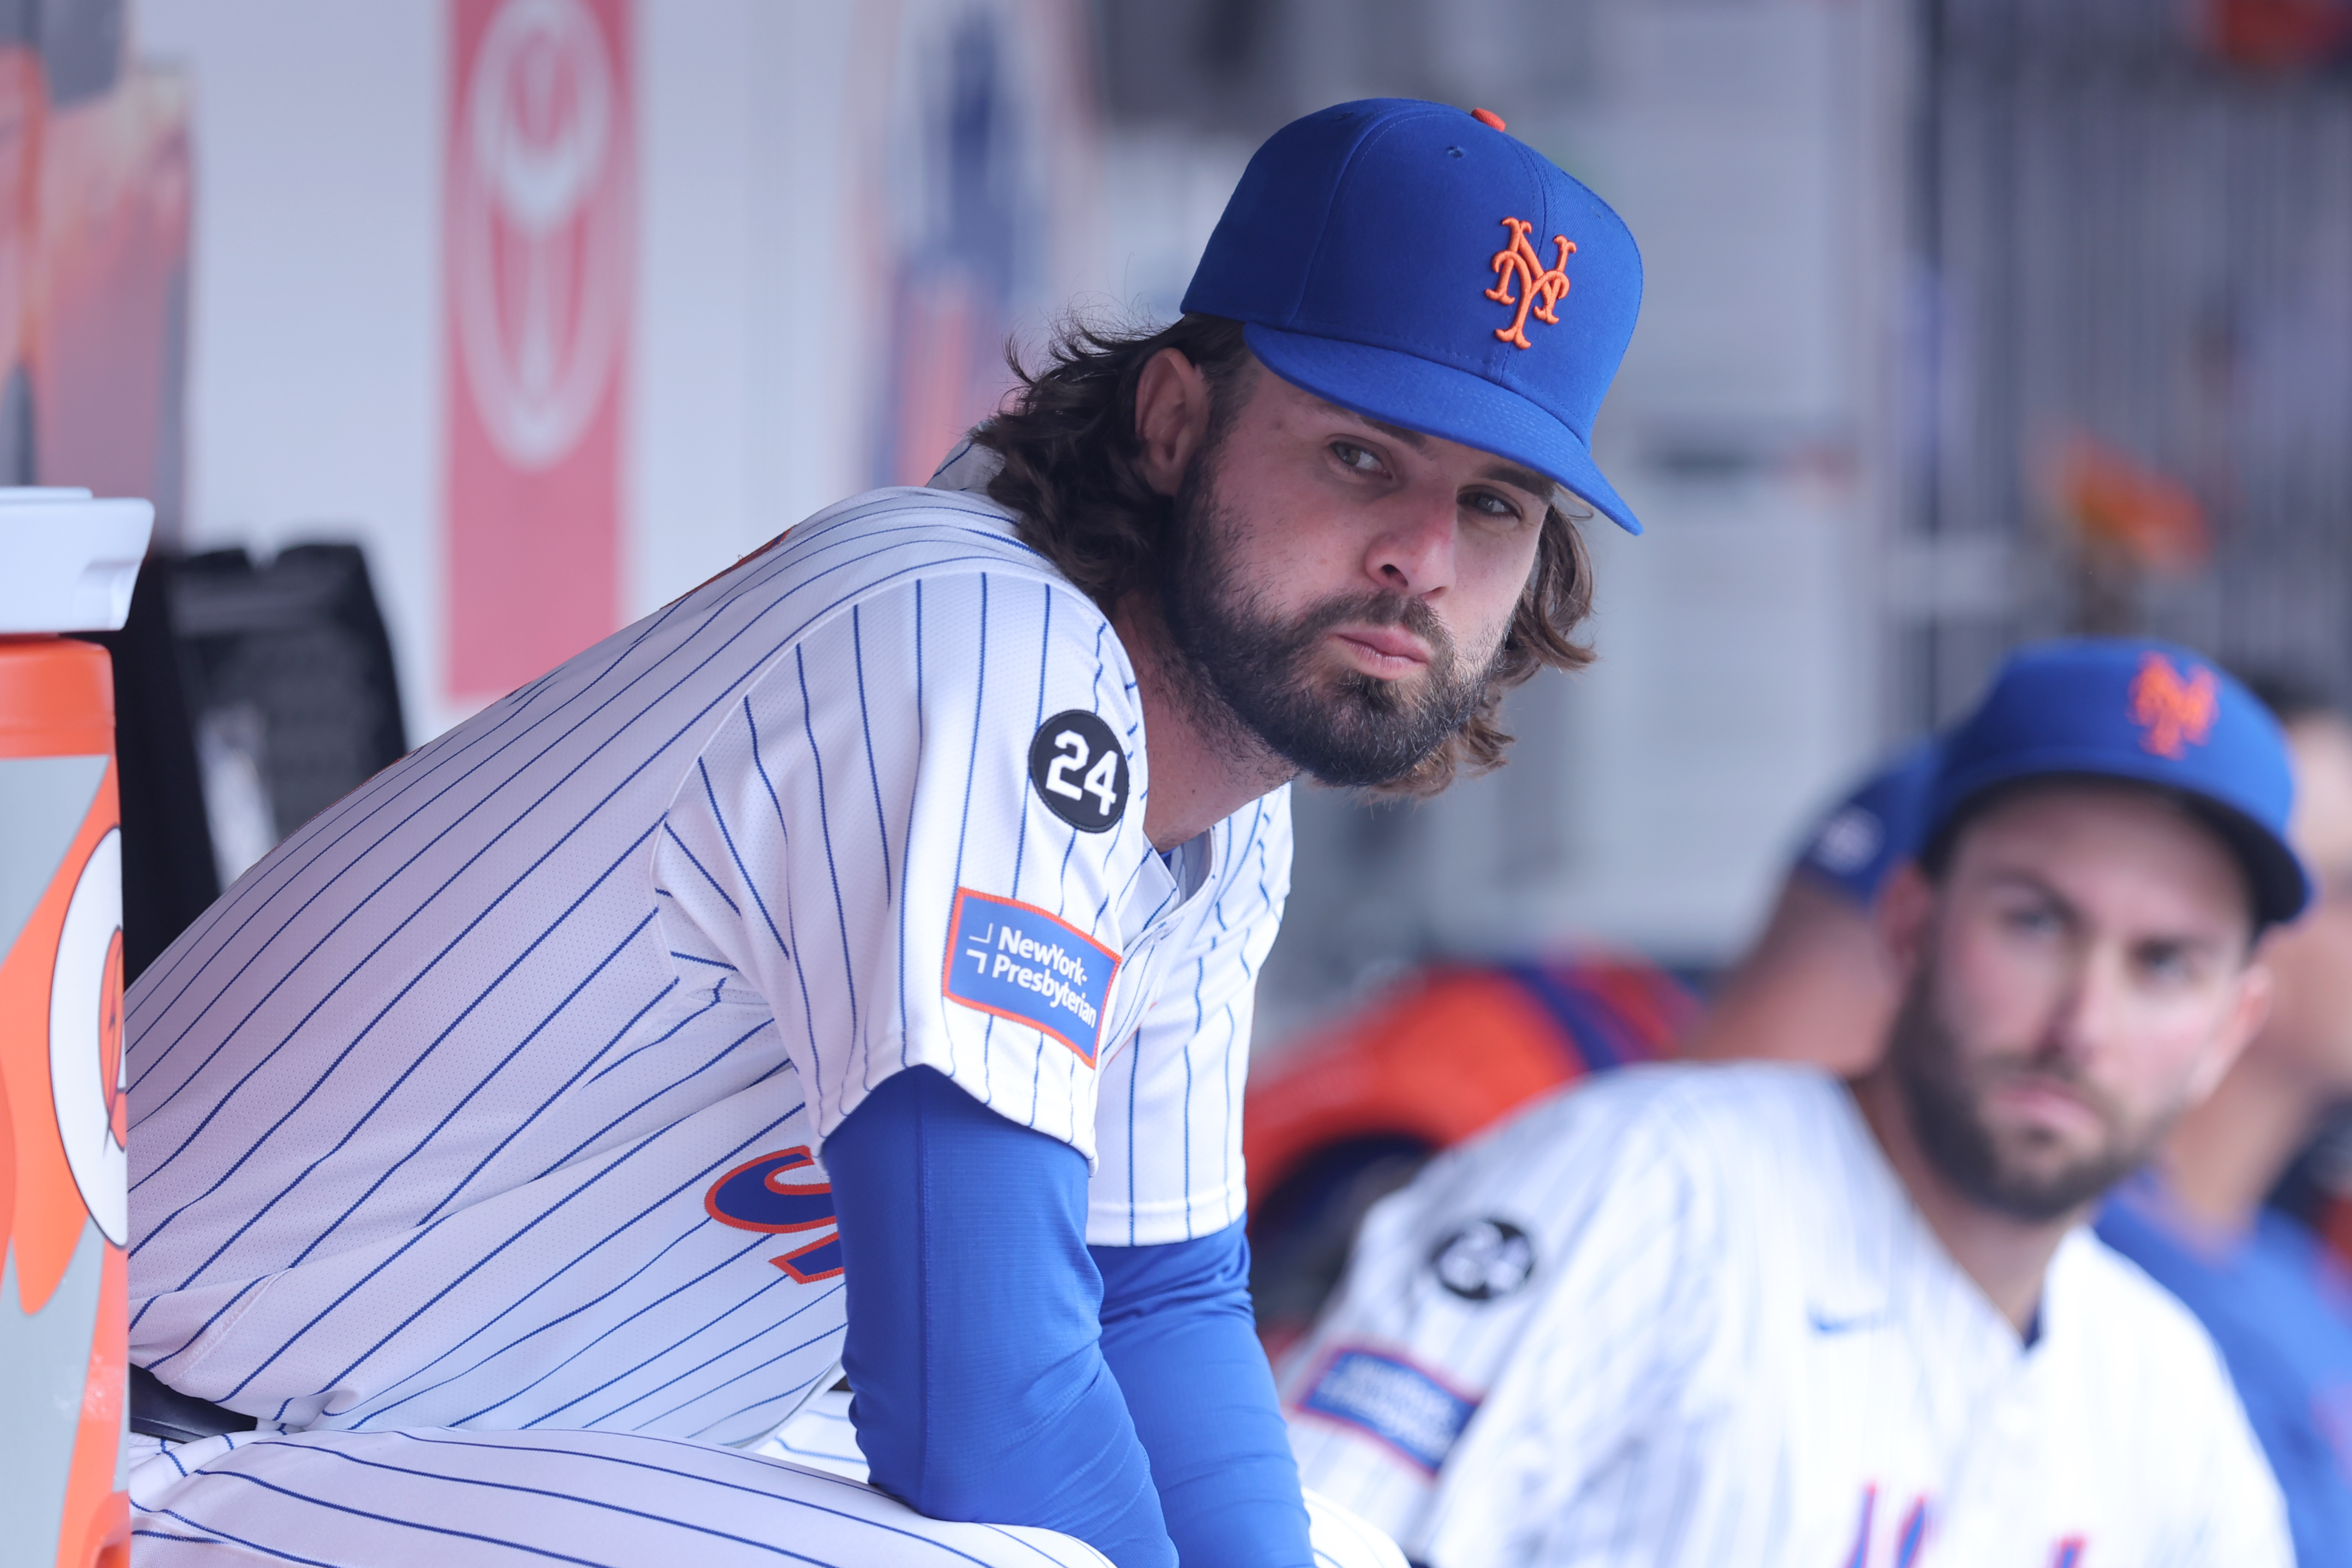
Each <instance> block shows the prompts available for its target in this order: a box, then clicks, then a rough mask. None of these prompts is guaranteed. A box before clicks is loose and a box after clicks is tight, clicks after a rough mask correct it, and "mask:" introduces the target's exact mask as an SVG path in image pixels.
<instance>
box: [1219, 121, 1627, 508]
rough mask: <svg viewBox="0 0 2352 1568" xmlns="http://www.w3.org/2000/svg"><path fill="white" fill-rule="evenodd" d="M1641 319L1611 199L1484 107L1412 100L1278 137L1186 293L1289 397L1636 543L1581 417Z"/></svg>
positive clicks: (1587, 419) (1238, 192)
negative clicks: (1383, 429)
mask: <svg viewBox="0 0 2352 1568" xmlns="http://www.w3.org/2000/svg"><path fill="white" fill-rule="evenodd" d="M1641 306H1642V256H1641V252H1640V251H1638V250H1636V249H1635V248H1634V247H1633V236H1632V235H1631V234H1629V233H1627V232H1626V229H1625V225H1624V224H1623V222H1622V221H1621V220H1620V219H1619V218H1618V216H1617V215H1616V214H1615V213H1613V212H1612V211H1610V210H1609V207H1608V205H1607V204H1606V203H1604V202H1603V201H1601V198H1600V197H1598V196H1596V195H1593V194H1592V193H1591V191H1588V190H1586V189H1585V188H1584V187H1583V186H1582V185H1580V184H1578V183H1577V182H1576V181H1574V180H1572V179H1570V178H1569V177H1568V176H1567V175H1566V174H1562V173H1560V171H1559V169H1557V168H1555V167H1553V165H1552V163H1550V161H1549V160H1548V159H1546V158H1545V157H1544V156H1543V155H1542V154H1540V153H1537V152H1536V151H1535V150H1534V149H1533V148H1531V147H1529V146H1528V144H1527V143H1526V142H1521V141H1519V140H1518V139H1517V137H1514V136H1511V135H1508V134H1507V133H1506V132H1504V131H1503V130H1502V121H1499V120H1497V119H1496V118H1495V117H1494V116H1492V115H1490V114H1487V113H1486V111H1485V110H1479V111H1477V112H1476V113H1472V112H1470V111H1468V110H1460V109H1454V108H1449V107H1448V106H1446V105H1444V104H1439V103H1423V102H1420V101H1419V100H1413V99H1406V98H1368V99H1361V100H1358V101H1356V102H1354V103H1342V104H1339V105H1336V106H1335V107H1333V108H1330V109H1326V110H1321V111H1319V112H1318V113H1315V114H1310V115H1307V117H1306V118H1305V119H1303V120H1294V121H1291V122H1290V123H1289V124H1288V125H1286V126H1284V127H1283V128H1282V129H1281V130H1279V131H1277V132H1275V133H1274V134H1273V136H1271V137H1269V138H1268V139H1267V141H1266V143H1265V146H1263V147H1260V148H1259V149H1258V150H1257V153H1256V154H1255V156H1254V157H1252V158H1251V159H1250V162H1249V167H1248V168H1247V169H1246V170H1244V172H1243V174H1242V179H1241V184H1239V185H1238V186H1237V187H1235V189H1234V195H1233V199H1232V200H1231V201H1229V202H1227V203H1226V204H1225V212H1224V216H1223V217H1221V218H1219V219H1218V220H1217V226H1216V230H1215V232H1214V233H1213V234H1211V235H1210V237H1209V247H1208V249H1207V250H1206V251H1205V252H1204V253H1203V254H1202V257H1201V265H1200V268H1199V269H1198V270H1196V271H1195V272H1194V273H1193V274H1192V287H1191V288H1190V289H1187V290H1185V294H1184V309H1185V310H1186V311H1188V312H1191V311H1198V312H1201V313H1202V314H1205V315H1212V316H1224V317H1227V318H1230V319H1232V320H1234V321H1241V322H1242V323H1244V337H1245V338H1246V339H1247V340H1248V342H1249V346H1250V349H1251V351H1252V352H1253V353H1255V354H1256V355H1257V357H1258V359H1259V360H1260V361H1261V362H1262V363H1265V366H1266V368H1268V369H1269V370H1271V371H1273V372H1274V373H1275V374H1276V375H1279V376H1280V377H1282V378H1283V379H1284V380H1285V381H1287V382H1289V383H1291V384H1293V385H1296V386H1299V387H1303V388H1305V389H1306V390H1307V391H1308V392H1311V393H1314V394H1315V395H1317V396H1318V397H1326V398H1328V399H1329V400H1330V401H1332V402H1333V403H1336V404H1339V405H1340V406H1342V407H1344V408H1351V409H1353V410H1355V411H1356V412H1357V413H1359V414H1362V415H1366V416H1370V417H1371V418H1374V419H1383V420H1386V421H1388V422H1389V423H1390V424H1391V425H1402V426H1405V427H1406V428H1407V429H1409V430H1418V431H1421V432H1422V433H1423V434H1424V435H1430V436H1442V437H1445V438H1446V439H1447V440H1449V441H1459V442H1461V443H1462V444H1463V445H1464V446H1465V447H1476V448H1478V449H1479V450H1480V451H1484V452H1492V453H1494V454H1495V455H1496V457H1500V458H1509V459H1511V460H1512V461H1513V462H1517V463H1523V464H1525V465H1526V466H1528V468H1533V469H1535V470H1536V471H1537V472H1538V473H1540V474H1542V475H1543V476H1544V477H1545V478H1547V479H1551V480H1552V481H1554V482H1555V483H1557V484H1560V485H1563V486H1566V487H1567V488H1568V489H1570V490H1571V491H1573V492H1574V493H1575V494H1577V495H1578V496H1580V497H1582V498H1583V499H1584V500H1587V501H1589V502H1591V504H1592V505H1593V506H1595V507H1598V508H1599V509H1600V510H1601V511H1603V512H1605V513H1607V514H1608V515H1609V517H1611V518H1612V519H1613V520H1614V521H1616V522H1617V523H1618V524H1619V526H1621V527H1622V528H1623V529H1625V530H1626V531H1628V532H1630V533H1639V532H1641V531H1642V525H1641V523H1640V522H1639V521H1636V520H1635V519H1634V516H1633V510H1632V509H1631V508H1629V507H1628V506H1626V504H1625V502H1624V500H1622V498H1621V497H1619V495H1618V494H1617V491H1616V490H1615V489H1613V488H1612V486H1611V485H1610V483H1609V481H1608V480H1607V479H1603V478H1601V470H1600V469H1599V468H1596V467H1595V466H1594V465H1593V461H1592V420H1593V416H1594V415H1595V414H1597V413H1599V412H1600V408H1601V396H1602V395H1603V394H1605V393H1606V392H1607V391H1608V390H1609V383H1610V380H1611V378H1612V377H1613V376H1614V375H1615V374H1617V364H1618V362H1619V361H1621V360H1622V359H1623V358H1624V357H1625V345H1626V343H1627V342H1628V341H1629V340H1631V339H1632V337H1633V318H1634V317H1635V315H1636V314H1638V313H1639V312H1640V310H1641Z"/></svg>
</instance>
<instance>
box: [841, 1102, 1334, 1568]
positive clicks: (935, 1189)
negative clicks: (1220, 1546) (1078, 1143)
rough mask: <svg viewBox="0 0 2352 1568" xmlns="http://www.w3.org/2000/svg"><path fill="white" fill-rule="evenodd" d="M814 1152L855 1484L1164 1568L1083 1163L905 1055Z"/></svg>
mask: <svg viewBox="0 0 2352 1568" xmlns="http://www.w3.org/2000/svg"><path fill="white" fill-rule="evenodd" d="M824 1165H825V1170H826V1172H827V1173H828V1174H829V1175H830V1177H831V1179H832V1182H833V1195H834V1206H835V1215H836V1222H837V1224H838V1226H839V1227H840V1231H841V1249H842V1263H843V1275H844V1279H843V1283H844V1286H845V1291H846V1296H847V1312H848V1319H849V1324H848V1335H847V1339H846V1341H845V1344H844V1347H843V1351H842V1366H843V1370H844V1371H845V1373H847V1374H848V1377H849V1386H850V1390H851V1403H850V1419H851V1421H852V1423H853V1425H854V1426H856V1432H857V1445H858V1447H860V1448H861V1449H863V1450H864V1451H865V1454H866V1463H867V1465H868V1466H869V1467H870V1468H871V1471H872V1474H873V1479H874V1484H875V1485H876V1486H877V1487H880V1488H881V1489H883V1490H885V1491H887V1492H889V1493H891V1494H892V1495H893V1496H895V1497H898V1498H899V1499H900V1500H903V1501H905V1502H906V1503H908V1505H909V1506H911V1507H912V1508H914V1509H915V1510H917V1511H919V1512H921V1513H924V1514H928V1515H929V1516H930V1517H931V1518H934V1519H946V1520H966V1521H984V1522H988V1523H993V1524H1026V1525H1040V1526H1044V1527H1045V1528H1047V1529H1051V1530H1058V1531H1062V1532H1063V1533H1064V1534H1066V1535H1074V1536H1076V1537H1077V1538H1078V1539H1079V1540H1081V1541H1084V1542H1087V1544H1088V1545H1090V1546H1092V1547H1094V1548H1095V1550H1097V1552H1102V1553H1103V1555H1105V1556H1106V1557H1108V1558H1109V1559H1110V1560H1111V1561H1112V1562H1113V1563H1117V1564H1118V1568H1175V1565H1176V1550H1175V1547H1174V1546H1173V1545H1172V1544H1171V1542H1170V1540H1169V1535H1168V1529H1167V1526H1166V1524H1165V1523H1164V1522H1162V1519H1161V1515H1160V1499H1159V1496H1158V1494H1157V1493H1156V1492H1155V1491H1154V1490H1153V1488H1152V1477H1151V1467H1150V1461H1149V1460H1148V1459H1147V1458H1145V1450H1144V1446H1143V1444H1142V1442H1141V1441H1139V1438H1138V1436H1137V1432H1136V1424H1135V1422H1134V1421H1133V1419H1131V1418H1130V1417H1129V1414H1128V1405H1127V1401H1126V1399H1125V1397H1123V1396H1122V1394H1121V1392H1120V1387H1119V1384H1118V1381H1117V1380H1116V1379H1115V1378H1114V1377H1113V1376H1112V1374H1111V1371H1110V1368H1109V1367H1108V1365H1107V1364H1106V1363H1105V1362H1104V1359H1103V1351H1102V1343H1101V1342H1102V1327H1101V1308H1102V1277H1101V1275H1100V1273H1099V1272H1097V1268H1096V1265H1095V1262H1094V1260H1093V1258H1091V1257H1090V1256H1089V1255H1088V1253H1087V1246H1086V1210H1087V1162H1086V1159H1085V1157H1084V1156H1083V1155H1081V1154H1080V1153H1078V1152H1077V1151H1076V1150H1075V1149H1073V1148H1071V1147H1070V1146H1069V1145H1068V1144H1066V1143H1064V1142H1060V1141H1059V1140H1057V1139H1054V1138H1049V1137H1047V1136H1045V1134H1044V1133H1041V1132H1036V1131H1032V1130H1030V1129H1029V1128H1026V1127H1023V1126H1020V1125H1019V1124H1017V1123H1015V1122H1013V1121H1007V1120H1006V1119H1005V1118H1003V1117H1002V1116H1000V1115H998V1114H997V1113H996V1112H994V1111H992V1110H989V1109H988V1108H987V1107H986V1106H984V1105H982V1104H981V1103H980V1102H979V1101H978V1100H974V1099H972V1098H971V1096H970V1095H968V1094H966V1093H965V1092H964V1091H963V1090H962V1089H958V1088H957V1087H956V1086H955V1085H954V1084H953V1083H952V1082H950V1080H949V1079H946V1078H945V1077H943V1076H942V1075H940V1073H938V1072H936V1071H933V1070H932V1069H931V1068H908V1070H906V1071H903V1072H899V1073H896V1074H893V1075H892V1076H891V1077H890V1078H889V1079H887V1080H885V1081H884V1082H883V1084H882V1085H881V1086H880V1087H879V1088H878V1089H875V1090H874V1091H873V1093H872V1094H870V1095H868V1096H867V1098H866V1102H865V1103H864V1104H862V1105H860V1106H859V1107H858V1108H857V1109H856V1110H854V1111H852V1112H850V1114H849V1115H848V1117H847V1118H846V1119H845V1120H844V1121H843V1122H842V1123H841V1125H840V1126H839V1127H838V1128H836V1129H835V1131H834V1134H833V1136H832V1137H831V1138H830V1139H828V1140H827V1141H826V1142H825V1146H824ZM1262 1364H1263V1363H1261V1365H1262ZM1294 1496H1295V1483H1294ZM1213 1560H1214V1559H1200V1560H1199V1561H1203V1562H1206V1561H1213ZM1237 1561H1241V1560H1237Z"/></svg>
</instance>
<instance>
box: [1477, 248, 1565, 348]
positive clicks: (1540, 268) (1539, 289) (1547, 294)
mask: <svg viewBox="0 0 2352 1568" xmlns="http://www.w3.org/2000/svg"><path fill="white" fill-rule="evenodd" d="M1503 226H1504V227H1505V228H1507V229H1509V230H1510V231H1511V243H1510V244H1508V245H1507V246H1505V247H1503V248H1502V249H1500V250H1498V251H1496V252H1495V259H1494V260H1492V261H1490V262H1488V263H1487V265H1488V266H1489V267H1492V268H1494V269H1495V286H1494V287H1493V288H1492V289H1487V290H1486V298H1488V299H1489V300H1494V301H1495V302H1496V304H1498V305H1517V307H1518V308H1519V310H1518V314H1517V315H1515V316H1513V317H1512V318H1511V324H1510V325H1509V326H1507V327H1496V329H1495V335H1496V337H1498V338H1500V339H1502V340H1503V341H1504V342H1507V343H1517V345H1518V346H1519V347H1521V348H1523V349H1525V348H1533V347H1534V346H1535V345H1534V344H1532V343H1530V342H1528V309H1529V308H1530V307H1533V309H1534V310H1535V313H1536V320H1537V321H1549V322H1550V323H1551V324H1552V325H1553V326H1555V327H1556V326H1558V325H1559V317H1558V316H1556V315H1554V314H1552V310H1553V308H1554V307H1556V306H1557V305H1559V300H1560V296H1561V295H1563V294H1566V293H1567V292H1568V273H1567V272H1566V271H1565V270H1564V269H1565V268H1567V266H1568V258H1570V257H1571V256H1573V255H1575V254H1576V247H1575V246H1574V245H1573V244H1571V243H1570V240H1569V237H1567V236H1566V235H1564V234H1556V235H1553V236H1552V237H1551V242H1552V243H1553V244H1554V245H1556V246H1558V247H1559V260H1558V261H1555V262H1553V263H1552V265H1551V267H1550V268H1549V269H1548V270H1547V269H1546V268H1545V267H1544V264H1543V258H1541V257H1539V256H1538V255H1537V254H1536V247H1534V246H1532V245H1529V244H1528V231H1530V230H1531V229H1533V228H1534V227H1535V225H1533V224H1531V223H1528V222H1527V221H1526V220H1524V219H1522V218H1515V217H1507V218H1505V219H1504V220H1503ZM1515 282H1516V283H1517V285H1518V292H1517V294H1514V293H1513V292H1512V291H1511V286H1512V284H1513V283H1515ZM1538 301H1541V302H1540V303H1538Z"/></svg>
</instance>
